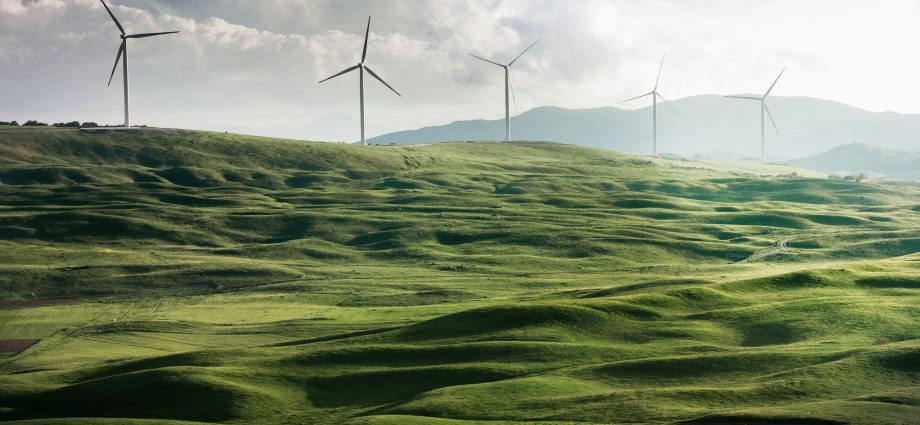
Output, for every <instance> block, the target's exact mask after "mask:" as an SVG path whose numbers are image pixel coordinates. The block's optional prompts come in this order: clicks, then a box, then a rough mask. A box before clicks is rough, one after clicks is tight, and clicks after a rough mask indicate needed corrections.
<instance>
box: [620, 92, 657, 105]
mask: <svg viewBox="0 0 920 425" xmlns="http://www.w3.org/2000/svg"><path fill="white" fill-rule="evenodd" d="M653 94H655V92H653V91H650V92H648V93H646V94H643V95H641V96H636V97H633V98H629V99H626V100H624V101H622V102H619V103H617V104H618V105H619V104H620V103H626V102H629V101H630V100H636V99H642V98H643V97H645V96H649V95H653Z"/></svg>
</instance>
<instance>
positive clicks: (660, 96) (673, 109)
mask: <svg viewBox="0 0 920 425" xmlns="http://www.w3.org/2000/svg"><path fill="white" fill-rule="evenodd" d="M655 94H656V95H658V97H659V98H660V99H661V100H662V101H664V103H665V105H668V107H669V108H671V110H672V111H674V113H675V114H677V116H678V117H680V119H682V120H684V121H687V120H686V119H684V116H683V115H681V114H680V112H677V108H675V107H674V105H671V102H668V99H665V98H664V96H662V95H661V93H658V92H655Z"/></svg>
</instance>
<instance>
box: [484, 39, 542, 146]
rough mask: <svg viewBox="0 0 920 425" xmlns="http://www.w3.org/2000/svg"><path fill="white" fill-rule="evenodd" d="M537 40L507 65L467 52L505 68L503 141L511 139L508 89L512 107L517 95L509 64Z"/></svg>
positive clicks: (515, 103)
mask: <svg viewBox="0 0 920 425" xmlns="http://www.w3.org/2000/svg"><path fill="white" fill-rule="evenodd" d="M539 42H540V40H537V41H534V42H533V44H531V45H530V47H528V48H526V49H524V51H523V52H521V54H519V55H517V57H516V58H514V60H513V61H511V62H509V63H508V64H507V65H502V64H500V63H498V62H494V61H490V60H488V59H486V58H483V57H479V56H476V55H474V54H472V53H467V54H468V55H470V56H472V57H474V58H476V59H479V60H482V61H486V62H488V63H491V64H492V65H497V66H500V67H501V68H502V69H504V70H505V141H506V142H510V141H511V102H510V100H511V99H509V96H508V94H509V91H510V94H511V97H513V98H514V107H515V109H516V108H517V96H515V95H514V84H512V83H511V65H514V63H515V62H517V60H518V59H520V58H521V56H524V53H527V51H528V50H530V49H531V48H532V47H533V46H536V45H537V43H539Z"/></svg>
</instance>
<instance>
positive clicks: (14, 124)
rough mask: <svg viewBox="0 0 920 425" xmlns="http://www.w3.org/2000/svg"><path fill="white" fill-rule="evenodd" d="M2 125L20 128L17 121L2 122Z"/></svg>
mask: <svg viewBox="0 0 920 425" xmlns="http://www.w3.org/2000/svg"><path fill="white" fill-rule="evenodd" d="M0 125H10V126H17V127H18V126H19V122H17V121H15V120H14V121H0Z"/></svg>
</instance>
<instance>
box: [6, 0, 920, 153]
mask: <svg viewBox="0 0 920 425" xmlns="http://www.w3.org/2000/svg"><path fill="white" fill-rule="evenodd" d="M112 9H113V12H114V13H115V14H116V15H117V16H118V17H119V19H120V20H121V22H122V23H123V24H124V25H125V27H126V29H128V31H129V32H147V31H163V30H174V29H175V30H180V31H182V33H180V34H178V35H176V36H168V37H161V38H155V39H142V40H132V41H131V42H130V54H131V65H132V81H131V82H132V105H133V108H134V111H135V112H134V115H135V116H136V117H137V118H138V119H139V120H141V121H142V122H147V123H150V124H154V125H175V126H186V127H195V126H203V125H208V126H216V125H222V124H228V125H229V124H234V125H239V124H240V122H241V121H247V122H249V125H250V126H260V125H266V126H267V125H284V124H286V125H290V126H299V125H302V124H305V123H309V122H312V121H313V120H314V119H316V118H318V117H322V116H325V115H327V114H329V113H330V112H333V111H343V112H346V113H348V114H351V115H356V113H357V105H356V103H357V82H356V81H355V77H354V76H345V77H341V78H340V79H337V80H334V81H330V82H328V83H324V84H322V85H317V84H316V82H317V81H318V80H319V79H321V78H325V77H326V76H328V75H331V74H333V73H335V72H338V71H340V70H342V69H344V68H345V67H348V66H351V65H353V64H355V63H356V62H357V61H358V60H359V56H360V53H361V47H362V46H361V44H362V42H363V36H364V34H363V32H364V25H365V24H366V19H367V15H369V14H372V15H373V23H372V28H371V39H370V46H369V53H368V64H369V65H370V66H371V67H372V68H373V69H374V70H375V71H376V72H378V73H379V74H381V76H383V77H384V78H385V79H386V80H387V81H388V82H390V83H391V84H392V85H393V86H394V87H396V88H397V90H400V92H401V93H403V94H404V95H405V96H404V97H402V98H399V97H396V96H395V95H392V93H389V92H387V90H386V89H385V88H383V87H381V86H380V85H378V84H376V83H375V82H371V83H369V86H368V87H369V88H368V113H369V116H371V117H373V118H374V120H376V121H378V122H383V123H387V125H388V126H390V127H395V128H401V127H418V126H422V125H430V124H438V123H443V122H447V121H452V120H455V119H466V118H480V117H485V118H497V117H498V116H500V115H501V113H502V106H501V96H502V85H501V72H500V70H498V69H492V68H493V67H489V66H488V65H487V64H483V63H481V62H479V61H476V60H474V59H472V58H469V57H468V56H466V55H465V53H466V52H476V53H477V54H482V55H486V56H488V57H491V58H495V59H496V60H500V61H508V60H510V59H512V58H513V57H514V56H515V55H517V54H518V53H519V52H520V50H521V49H523V48H524V47H526V46H527V45H529V44H530V43H531V42H532V41H533V40H536V39H538V38H542V39H543V41H542V42H541V43H540V44H539V45H538V46H537V47H535V48H534V50H533V51H531V52H529V53H528V54H527V55H526V56H525V57H523V58H522V59H521V60H520V62H518V63H516V64H515V69H514V79H515V80H514V82H515V89H516V90H517V95H518V96H517V98H518V105H519V110H520V111H524V110H526V109H529V108H531V107H535V106H540V105H545V104H552V105H559V106H566V107H591V106H603V105H611V104H614V103H615V102H617V101H619V100H621V99H623V98H626V97H631V96H634V95H636V94H639V93H642V92H643V91H647V90H648V88H650V86H651V85H652V84H653V83H654V77H655V75H654V74H655V72H656V71H657V66H658V61H659V60H660V58H661V55H662V54H663V53H665V52H668V60H667V62H666V64H665V69H664V72H663V75H662V89H663V90H664V92H665V94H666V95H668V96H669V97H670V98H679V97H684V96H689V95H693V94H699V93H732V92H754V91H761V90H764V89H765V88H766V86H767V85H769V83H770V81H772V79H773V78H774V77H775V75H776V73H777V72H778V71H779V69H781V68H783V67H788V68H789V71H788V72H787V76H786V77H785V78H784V80H783V82H782V83H781V84H780V85H779V86H778V87H777V89H776V93H777V94H779V95H807V96H816V97H825V98H830V99H835V100H841V101H844V102H847V103H850V104H854V105H855V106H860V107H865V108H869V109H874V110H884V109H892V110H898V111H902V112H920V100H917V98H916V97H914V96H905V95H901V94H900V93H910V92H914V91H918V89H920V83H917V82H914V80H913V74H915V73H916V68H917V67H918V66H920V61H918V60H917V59H914V56H915V54H914V52H915V51H916V47H917V46H916V42H915V41H914V40H915V38H916V37H915V35H914V33H915V30H914V29H913V28H914V25H913V24H914V23H913V22H912V19H913V18H912V17H915V16H918V9H920V4H917V3H915V2H912V1H909V0H890V1H886V2H882V3H879V2H873V1H868V0H865V1H864V0H846V1H837V0H812V1H809V2H801V1H795V0H778V1H774V2H761V1H757V0H683V1H678V0H659V1H655V2H648V1H638V0H574V1H565V2H562V1H558V0H439V1H437V2H432V1H427V0H387V1H379V0H351V1H348V2H343V1H339V0H312V1H303V0H266V1H260V2H253V1H251V0H220V1H218V0H208V1H204V0H202V1H194V2H189V1H186V0H115V4H114V5H113V6H112ZM856 28H858V29H859V31H856V30H854V29H856ZM118 43H119V40H118V37H117V30H116V29H115V26H114V24H112V23H111V21H110V19H109V18H108V16H107V15H106V14H105V12H104V10H103V9H102V6H101V5H100V4H99V2H98V1H97V0H28V1H23V0H0V68H2V69H3V72H2V73H0V85H2V87H3V88H4V95H3V96H0V111H4V113H5V114H14V115H15V116H8V117H0V119H19V120H23V119H28V118H33V117H35V118H42V119H46V120H69V119H87V120H95V121H103V122H118V121H119V120H120V117H119V111H120V98H121V92H120V90H118V88H108V89H107V88H106V87H105V81H106V80H107V79H108V74H109V72H110V71H111V67H112V61H113V60H114V56H115V52H116V49H117V47H118ZM116 78H120V77H116ZM114 85H116V84H114V83H113V86H114ZM629 106H635V107H640V106H642V105H641V104H636V105H632V104H630V105H629ZM306 136H307V135H305V137H306ZM340 137H341V138H345V139H347V138H352V139H353V138H356V137H357V129H356V128H346V129H342V135H341V136H340Z"/></svg>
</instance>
